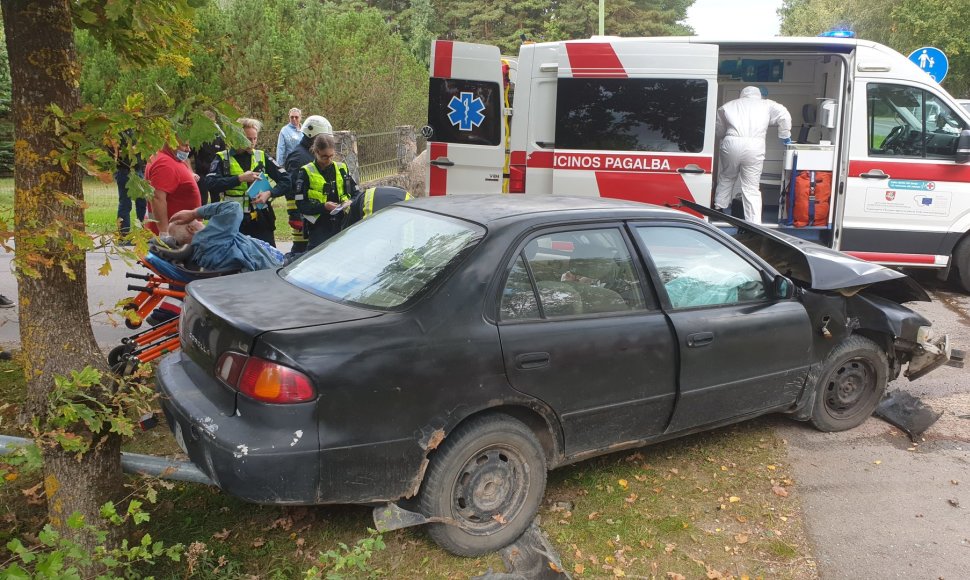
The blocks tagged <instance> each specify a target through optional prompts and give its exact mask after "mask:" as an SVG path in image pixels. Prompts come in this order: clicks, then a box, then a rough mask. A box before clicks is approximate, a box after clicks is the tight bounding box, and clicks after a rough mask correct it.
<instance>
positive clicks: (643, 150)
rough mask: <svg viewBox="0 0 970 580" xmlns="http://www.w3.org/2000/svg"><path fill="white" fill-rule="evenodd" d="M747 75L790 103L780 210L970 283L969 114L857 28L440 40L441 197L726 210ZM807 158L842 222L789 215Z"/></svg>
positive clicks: (770, 150) (778, 169)
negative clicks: (726, 133)
mask: <svg viewBox="0 0 970 580" xmlns="http://www.w3.org/2000/svg"><path fill="white" fill-rule="evenodd" d="M503 62H504V63H505V67H506V70H504V71H503ZM749 85H755V86H758V87H760V88H762V89H763V90H764V91H766V92H767V98H769V99H772V100H774V101H776V102H778V103H781V104H782V105H784V106H785V107H786V108H787V109H788V110H789V112H790V113H791V115H792V125H793V127H792V139H793V140H794V141H795V143H794V144H793V145H790V146H788V147H786V146H784V145H782V143H781V142H780V140H778V139H776V138H775V136H776V133H775V131H774V130H773V129H770V130H769V133H768V139H767V150H766V155H765V164H764V172H763V174H762V192H763V199H764V204H765V208H764V210H765V218H764V223H765V224H769V225H770V227H778V228H779V229H781V230H783V231H785V232H787V233H791V234H794V235H797V236H799V237H803V238H806V239H812V240H814V241H817V242H819V243H822V244H823V245H827V246H829V247H832V248H835V249H838V250H842V251H844V252H847V253H849V254H852V255H855V256H857V257H860V258H863V259H866V260H869V261H874V262H878V263H882V264H886V265H891V266H910V267H926V268H937V269H939V270H940V274H941V276H942V275H945V274H946V273H947V272H948V271H949V268H950V266H951V265H956V266H957V267H958V268H959V267H960V264H961V263H963V264H964V267H963V268H960V269H961V270H966V271H968V272H967V275H966V276H961V277H962V278H964V285H967V284H970V241H968V243H966V244H961V243H960V242H961V240H962V239H963V238H964V236H965V235H966V233H967V231H968V230H970V164H966V163H958V162H957V160H956V159H957V144H958V141H959V137H960V135H961V133H962V132H963V131H964V130H966V129H968V128H970V112H968V111H967V110H966V109H965V108H963V107H962V106H960V105H959V104H958V103H957V101H956V100H955V99H954V98H953V97H951V96H950V95H949V94H948V93H947V92H946V91H945V90H943V88H941V87H940V85H939V84H937V83H936V82H935V81H933V80H932V79H931V78H930V77H929V76H928V75H927V74H926V73H925V72H923V71H922V70H920V69H919V67H917V66H916V65H915V64H913V63H912V62H910V61H909V60H908V59H906V57H904V56H903V55H901V54H899V53H897V52H896V51H894V50H892V49H890V48H888V47H885V46H882V45H880V44H877V43H874V42H868V41H864V40H858V39H845V38H773V39H767V40H757V41H742V40H716V39H703V38H698V37H665V38H616V37H597V38H592V39H589V40H575V41H561V42H546V43H538V44H524V45H522V47H521V49H520V52H519V55H518V57H517V58H516V59H515V60H511V59H507V60H506V61H503V59H502V57H501V55H500V52H499V50H498V48H497V47H494V46H487V45H476V44H467V43H460V42H452V41H442V40H439V41H436V42H435V43H434V45H433V47H432V55H431V86H430V93H429V105H428V119H429V121H428V122H429V125H428V127H426V128H425V135H426V136H427V137H428V141H429V153H430V163H431V166H430V174H429V176H428V180H427V183H428V194H429V195H444V194H462V193H528V194H552V193H555V194H563V195H593V196H596V195H599V196H604V197H616V198H622V199H629V200H636V201H643V202H648V203H656V204H660V205H676V204H677V203H678V200H679V198H684V199H688V200H691V201H694V202H696V203H698V204H701V205H704V206H708V207H710V206H711V198H712V190H713V188H714V184H715V183H716V180H715V175H716V171H717V167H716V165H717V163H716V161H717V160H716V158H717V155H716V154H715V152H716V147H717V145H718V144H717V143H715V137H714V117H715V112H716V111H717V108H718V107H719V106H721V105H722V104H724V103H725V102H726V101H729V100H732V99H734V98H737V97H738V96H739V94H740V91H741V89H742V88H744V87H745V86H749ZM507 91H508V92H511V96H510V95H509V94H508V92H507ZM802 170H814V171H825V172H831V174H832V184H833V185H832V199H831V204H830V210H829V212H830V213H829V216H828V222H827V225H826V226H810V227H803V228H794V227H792V226H790V225H788V224H787V220H788V218H787V217H786V216H788V215H789V214H788V213H787V210H786V206H790V205H791V199H790V198H789V199H786V198H787V196H788V193H787V190H788V186H789V185H790V184H791V182H792V175H793V174H794V173H796V172H797V171H802ZM779 208H780V209H779ZM773 222H774V223H773ZM961 274H963V272H962V271H961ZM968 290H970V288H968Z"/></svg>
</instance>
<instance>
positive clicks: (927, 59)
mask: <svg viewBox="0 0 970 580" xmlns="http://www.w3.org/2000/svg"><path fill="white" fill-rule="evenodd" d="M909 60H911V61H913V62H914V63H916V66H918V67H920V68H921V69H922V70H923V72H925V73H926V74H928V75H930V78H932V79H933V80H934V81H936V82H938V83H942V82H943V78H944V77H945V76H946V71H947V70H949V68H950V61H949V60H947V58H946V55H945V54H943V51H942V50H940V49H938V48H936V47H935V46H924V47H922V48H917V49H916V50H914V51H913V52H911V53H910V54H909Z"/></svg>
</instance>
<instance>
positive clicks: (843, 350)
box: [810, 335, 889, 431]
mask: <svg viewBox="0 0 970 580" xmlns="http://www.w3.org/2000/svg"><path fill="white" fill-rule="evenodd" d="M817 376H818V382H817V383H816V393H815V407H814V409H813V410H812V425H814V426H815V427H816V428H817V429H818V430H819V431H845V430H846V429H852V428H853V427H857V426H858V425H861V424H862V423H863V422H864V421H865V420H866V419H868V418H869V416H870V415H872V412H873V411H875V410H876V405H878V404H879V401H880V400H881V399H882V395H883V393H884V392H885V391H886V383H887V382H888V380H889V359H888V358H887V357H886V353H885V352H883V350H882V348H880V347H879V345H878V344H876V343H875V342H873V341H871V340H869V339H868V338H866V337H864V336H859V335H852V336H850V337H849V338H847V339H845V340H844V341H842V343H841V344H840V345H838V346H836V347H835V349H833V350H832V352H830V353H829V356H828V357H826V359H825V362H824V363H823V364H822V367H821V372H819V373H818V375H817ZM810 380H811V377H810Z"/></svg>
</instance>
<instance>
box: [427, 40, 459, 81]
mask: <svg viewBox="0 0 970 580" xmlns="http://www.w3.org/2000/svg"><path fill="white" fill-rule="evenodd" d="M454 49H455V43H454V42H453V41H451V40H436V41H435V43H434V74H432V75H431V76H435V77H438V78H444V79H446V78H450V77H451V55H452V53H453V52H454Z"/></svg>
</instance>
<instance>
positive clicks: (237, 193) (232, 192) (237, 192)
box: [216, 149, 266, 206]
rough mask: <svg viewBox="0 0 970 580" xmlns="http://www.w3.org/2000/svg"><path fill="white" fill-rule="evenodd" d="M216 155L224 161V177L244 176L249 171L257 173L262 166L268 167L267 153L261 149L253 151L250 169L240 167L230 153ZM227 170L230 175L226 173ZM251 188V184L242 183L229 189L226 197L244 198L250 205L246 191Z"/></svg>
mask: <svg viewBox="0 0 970 580" xmlns="http://www.w3.org/2000/svg"><path fill="white" fill-rule="evenodd" d="M216 155H218V156H219V159H221V160H222V172H223V175H242V174H243V173H246V172H247V171H256V168H257V167H259V166H260V165H262V166H263V167H266V153H265V152H263V151H261V150H259V149H253V155H252V157H251V158H250V162H249V164H250V167H249V168H248V169H243V168H242V166H241V165H239V162H238V161H236V158H235V157H233V156H232V155H229V151H220V152H219V153H217V154H216ZM227 170H228V173H227V172H226V171H227ZM249 186H250V184H248V183H240V184H239V185H237V186H235V187H233V188H231V189H227V190H226V192H225V193H226V197H242V198H244V200H245V202H247V203H248V202H249V196H248V195H246V191H247V190H249ZM240 203H243V201H240ZM245 205H246V203H243V206H245Z"/></svg>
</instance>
